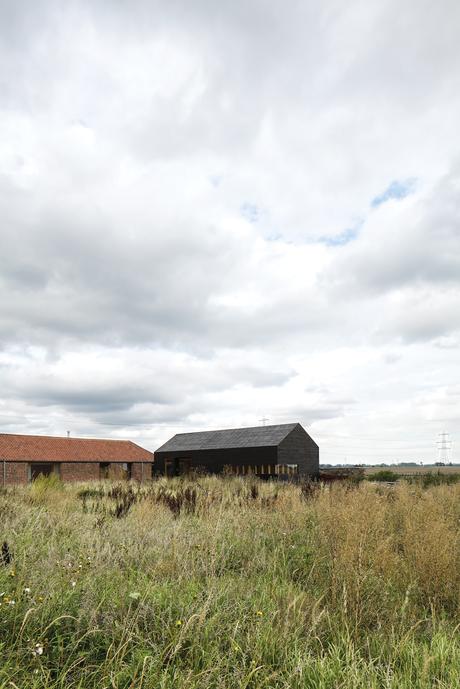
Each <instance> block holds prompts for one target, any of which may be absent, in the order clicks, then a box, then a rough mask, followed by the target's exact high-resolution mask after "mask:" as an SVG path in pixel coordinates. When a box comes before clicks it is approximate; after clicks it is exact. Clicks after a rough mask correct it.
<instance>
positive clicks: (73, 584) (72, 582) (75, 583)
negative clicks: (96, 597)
mask: <svg viewBox="0 0 460 689" xmlns="http://www.w3.org/2000/svg"><path fill="white" fill-rule="evenodd" d="M70 585H71V587H72V588H73V589H74V588H75V586H76V585H77V582H76V581H71V582H70Z"/></svg>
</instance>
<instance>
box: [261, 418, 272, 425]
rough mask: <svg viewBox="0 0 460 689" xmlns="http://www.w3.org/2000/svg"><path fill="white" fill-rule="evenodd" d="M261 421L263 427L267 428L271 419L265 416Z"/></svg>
mask: <svg viewBox="0 0 460 689" xmlns="http://www.w3.org/2000/svg"><path fill="white" fill-rule="evenodd" d="M259 421H260V423H261V425H262V426H265V425H266V423H267V421H270V419H269V418H268V416H263V417H262V418H261V419H259Z"/></svg>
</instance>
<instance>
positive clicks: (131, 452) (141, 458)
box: [0, 433, 153, 486]
mask: <svg viewBox="0 0 460 689" xmlns="http://www.w3.org/2000/svg"><path fill="white" fill-rule="evenodd" d="M152 467H153V453H152V452H149V451H148V450H144V448H142V447H140V446H139V445H136V444H135V443H133V442H131V441H130V440H94V439H87V438H56V437H51V436H38V435H15V434H10V433H0V486H6V485H12V484H19V483H28V482H29V481H33V480H34V478H36V477H37V476H38V475H39V474H43V475H45V476H47V475H49V474H52V473H54V474H57V475H58V476H59V477H60V478H61V479H62V480H63V481H94V480H99V479H102V478H109V477H110V478H127V479H130V478H132V479H135V480H138V481H142V480H143V479H147V478H151V476H152Z"/></svg>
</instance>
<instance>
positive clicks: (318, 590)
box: [0, 477, 460, 689]
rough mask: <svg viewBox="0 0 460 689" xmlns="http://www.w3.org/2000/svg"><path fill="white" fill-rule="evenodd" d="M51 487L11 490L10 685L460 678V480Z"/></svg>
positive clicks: (333, 683) (363, 686) (43, 688)
mask: <svg viewBox="0 0 460 689" xmlns="http://www.w3.org/2000/svg"><path fill="white" fill-rule="evenodd" d="M43 481H44V480H43ZM43 481H42V485H41V486H39V487H38V488H37V484H35V485H34V486H32V487H27V488H16V489H10V490H8V491H3V492H2V493H1V494H0V524H1V525H2V533H0V538H2V539H5V540H6V541H7V542H8V546H9V550H10V551H11V553H12V556H13V559H12V562H11V563H10V564H0V594H1V596H0V603H1V607H0V658H1V663H0V689H7V687H8V689H10V688H11V687H13V689H14V687H21V688H23V687H26V688H27V689H58V688H60V689H64V687H65V688H66V689H68V688H73V689H77V688H78V689H93V688H94V689H96V687H97V688H98V689H105V688H106V689H109V688H116V689H129V688H131V689H134V688H139V689H140V688H143V689H150V688H157V687H158V688H164V689H166V688H168V689H169V688H171V689H172V688H174V689H182V688H184V689H185V687H187V689H198V688H199V689H210V688H213V689H214V688H215V689H218V688H219V689H220V688H221V689H242V688H245V689H259V688H260V689H262V688H265V689H281V688H283V689H305V688H306V689H338V688H339V687H340V688H343V689H348V688H354V689H358V688H359V689H383V688H388V689H389V688H394V689H414V688H416V689H432V688H434V687H436V688H437V689H447V688H452V689H453V688H456V687H459V686H460V638H459V633H458V629H459V628H458V623H459V621H460V618H459V609H460V600H459V595H460V594H459V592H460V547H459V546H460V533H459V531H460V527H459V525H460V499H459V498H460V485H458V484H457V485H452V486H447V485H442V486H434V487H429V488H427V489H422V487H421V486H420V485H410V484H409V483H407V482H400V483H398V484H396V485H395V486H391V487H387V486H375V485H372V484H371V483H369V482H367V481H364V482H362V483H361V484H359V485H356V486H353V485H351V484H349V483H348V484H347V485H337V484H335V485H331V486H330V487H329V486H317V487H311V488H309V489H304V490H303V491H302V490H301V487H299V486H293V485H285V484H281V485H279V484H273V483H263V482H258V481H256V480H251V479H246V480H243V479H239V478H223V479H219V478H213V477H210V478H200V479H198V480H197V481H195V482H193V483H191V482H186V481H185V480H179V479H176V480H171V481H165V480H161V481H158V482H155V483H151V484H148V485H144V486H141V487H139V486H137V485H134V484H132V485H130V484H111V483H105V484H100V485H99V484H93V485H86V486H82V485H80V486H78V487H75V486H62V485H61V484H59V482H54V483H53V484H51V483H49V484H46V481H45V482H44V483H43Z"/></svg>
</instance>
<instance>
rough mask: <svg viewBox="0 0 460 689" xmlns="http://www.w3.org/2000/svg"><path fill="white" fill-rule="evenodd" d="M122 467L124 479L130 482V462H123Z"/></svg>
mask: <svg viewBox="0 0 460 689" xmlns="http://www.w3.org/2000/svg"><path fill="white" fill-rule="evenodd" d="M122 467H123V472H124V475H125V479H126V480H127V481H130V480H131V474H132V464H131V462H123V464H122Z"/></svg>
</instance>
